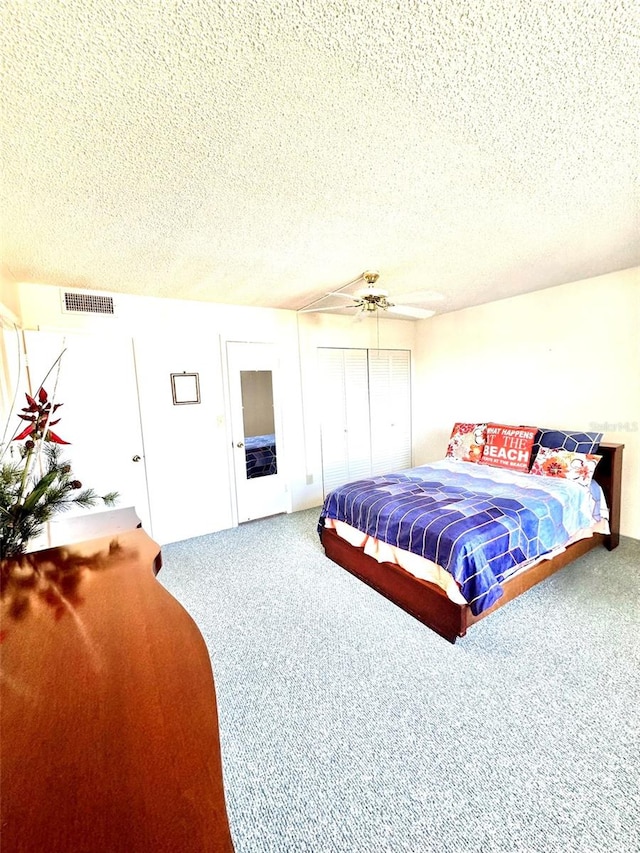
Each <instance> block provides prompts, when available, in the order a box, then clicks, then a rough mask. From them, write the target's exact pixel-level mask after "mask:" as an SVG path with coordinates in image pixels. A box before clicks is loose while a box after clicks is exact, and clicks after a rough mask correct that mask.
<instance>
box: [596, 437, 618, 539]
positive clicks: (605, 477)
mask: <svg viewBox="0 0 640 853" xmlns="http://www.w3.org/2000/svg"><path fill="white" fill-rule="evenodd" d="M623 450H624V444H601V445H600V448H599V449H598V455H599V456H602V459H601V460H600V461H599V462H598V464H597V465H596V470H595V473H594V475H593V479H594V480H595V481H596V482H597V483H600V485H601V486H602V490H603V491H604V494H605V497H606V499H607V505H608V507H609V527H610V529H611V533H610V535H609V536H608V537H607V539H606V540H605V545H606V547H607V548H608V549H609V550H610V551H611V550H613V548H615V547H616V546H617V545H618V542H619V541H620V494H621V490H622V451H623Z"/></svg>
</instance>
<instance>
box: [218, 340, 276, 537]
mask: <svg viewBox="0 0 640 853" xmlns="http://www.w3.org/2000/svg"><path fill="white" fill-rule="evenodd" d="M227 369H228V374H229V402H230V408H231V439H232V453H233V468H234V473H235V490H236V507H237V513H238V521H239V522H243V521H250V520H251V519H253V518H264V517H265V516H267V515H275V514H276V513H280V512H286V511H287V509H288V493H287V487H286V479H285V476H284V453H283V443H282V429H281V416H280V404H279V401H280V387H279V384H280V383H279V369H278V357H277V352H276V349H275V347H274V345H273V344H259V343H245V342H236V341H228V342H227Z"/></svg>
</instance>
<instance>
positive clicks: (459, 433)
mask: <svg viewBox="0 0 640 853" xmlns="http://www.w3.org/2000/svg"><path fill="white" fill-rule="evenodd" d="M486 440H487V425H486V424H462V423H455V424H454V425H453V430H452V431H451V437H450V438H449V446H448V447H447V453H446V458H447V459H457V460H458V461H459V462H479V461H480V458H481V456H482V448H483V447H484V444H485V441H486Z"/></svg>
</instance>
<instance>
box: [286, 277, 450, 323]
mask: <svg viewBox="0 0 640 853" xmlns="http://www.w3.org/2000/svg"><path fill="white" fill-rule="evenodd" d="M379 278H380V274H379V273H377V272H370V271H365V272H363V273H362V275H361V276H359V277H358V278H357V279H355V280H354V281H351V282H349V284H346V285H345V286H344V288H341V289H340V290H334V291H331V292H330V293H327V294H325V296H321V297H320V298H319V299H315V300H314V301H313V302H311V303H309V305H305V306H304V307H303V308H300V309H299V311H298V313H299V314H307V313H312V312H322V311H344V310H345V309H355V311H356V312H357V315H358V316H360V317H373V316H376V317H377V316H379V312H381V311H384V312H387V313H389V314H396V315H397V316H400V317H407V318H411V319H412V320H424V319H426V318H427V317H432V316H433V315H434V314H435V311H431V310H429V309H427V308H419V307H417V306H414V305H396V304H395V303H394V302H391V301H390V299H389V291H387V290H384V289H382V288H380V287H376V283H377V281H378V279H379ZM359 281H363V282H364V286H363V287H360V288H359V289H358V290H356V291H354V292H353V293H343V292H342V291H343V290H344V289H346V288H347V287H351V286H352V285H354V284H356V283H357V282H359ZM438 297H439V294H433V293H418V294H409V295H408V296H405V297H403V298H404V300H405V301H406V302H425V301H427V300H428V299H429V298H438ZM329 299H333V300H334V301H335V300H336V299H341V300H344V302H342V303H341V304H339V305H335V304H333V305H332V304H325V300H329ZM345 302H350V303H351V305H346V304H345Z"/></svg>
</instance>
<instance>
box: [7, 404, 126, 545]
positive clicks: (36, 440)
mask: <svg viewBox="0 0 640 853" xmlns="http://www.w3.org/2000/svg"><path fill="white" fill-rule="evenodd" d="M27 401H28V403H29V407H28V408H26V409H23V410H22V411H23V412H27V413H28V414H27V415H20V417H21V418H22V419H23V420H26V421H28V422H29V424H30V425H29V427H27V428H26V429H25V430H23V432H22V433H20V435H18V436H16V437H15V438H14V439H13V441H18V440H22V439H28V440H27V441H25V443H24V445H22V446H21V447H20V459H19V460H17V461H16V460H14V459H11V458H10V456H9V454H8V453H3V461H2V463H1V464H0V560H4V559H10V558H13V557H17V556H19V555H20V554H24V553H25V551H26V549H27V546H28V543H29V540H30V539H33V538H35V537H36V536H38V535H39V534H40V533H42V530H43V528H44V525H45V524H46V523H47V522H48V521H50V520H51V519H52V518H53V516H54V515H56V514H57V513H59V512H63V511H65V510H68V509H69V508H70V507H73V506H79V507H82V508H89V507H93V506H95V505H96V504H97V503H99V502H103V503H104V504H105V505H106V506H113V505H114V504H115V503H116V501H117V499H118V497H119V496H118V493H117V492H110V493H108V494H106V495H98V494H96V492H95V491H94V490H93V489H83V487H82V483H80V482H79V481H78V480H77V479H76V478H75V477H74V475H73V472H72V470H71V464H70V462H69V461H68V460H66V459H63V458H62V451H61V449H60V445H61V444H66V443H67V442H64V441H63V440H62V439H60V438H59V437H58V436H57V435H56V434H55V433H52V432H51V430H49V429H48V427H49V418H50V415H51V413H52V412H53V410H55V408H57V406H55V407H54V409H52V408H51V406H50V405H49V404H48V401H47V395H46V392H45V391H44V389H40V392H39V396H38V400H37V401H36V400H35V399H34V398H33V397H29V395H27ZM55 423H57V421H56V422H55ZM14 447H15V445H14ZM7 459H8V461H7Z"/></svg>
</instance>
